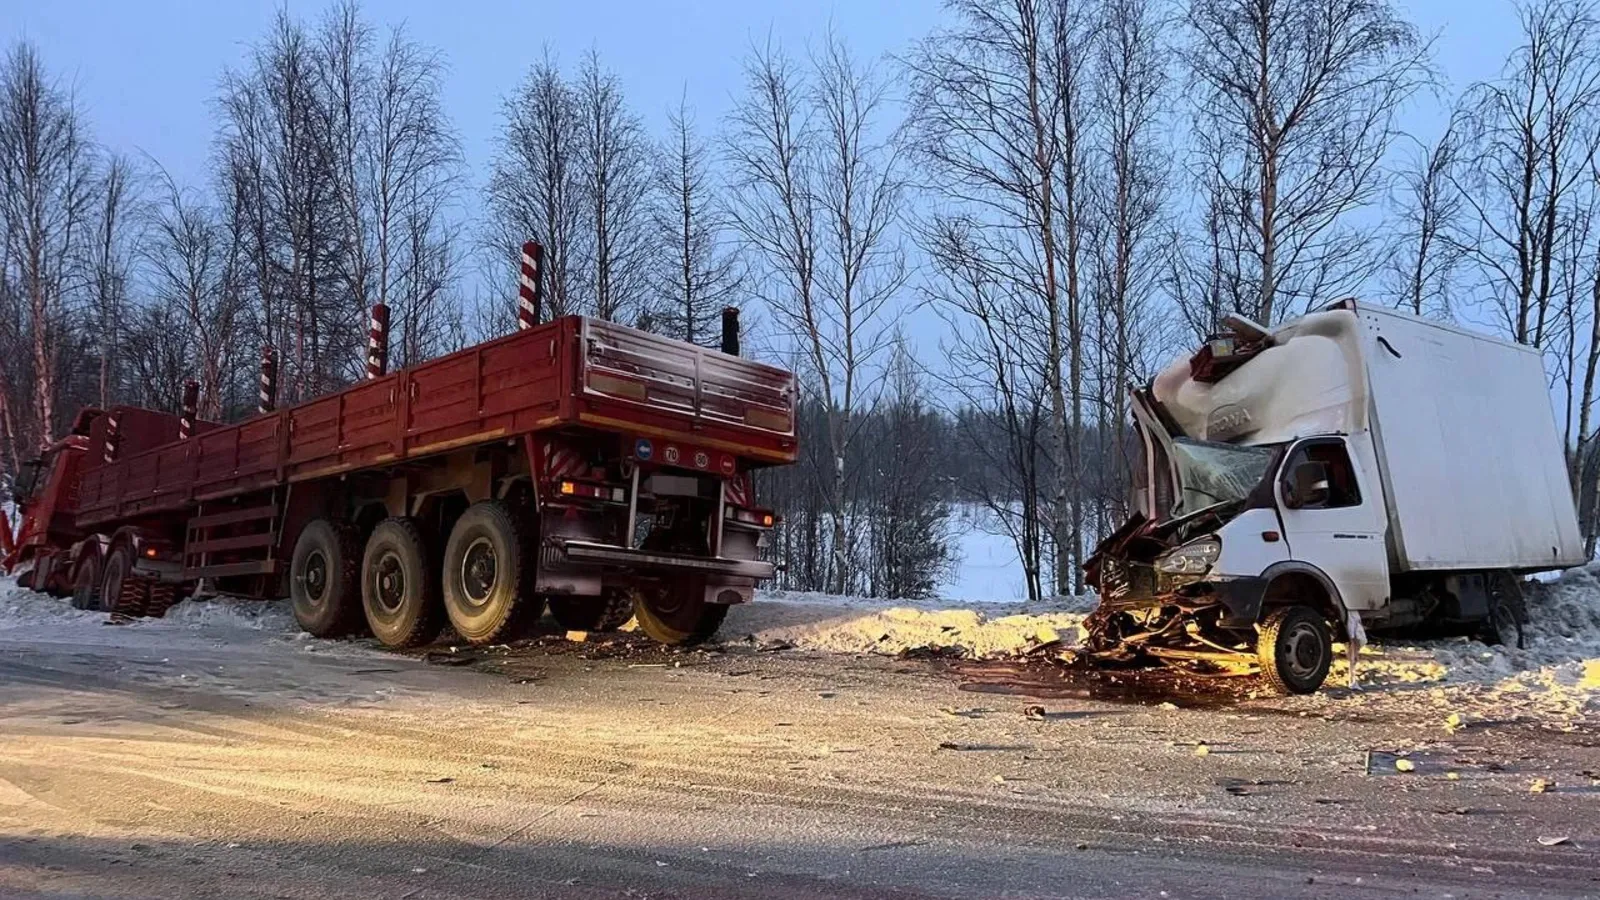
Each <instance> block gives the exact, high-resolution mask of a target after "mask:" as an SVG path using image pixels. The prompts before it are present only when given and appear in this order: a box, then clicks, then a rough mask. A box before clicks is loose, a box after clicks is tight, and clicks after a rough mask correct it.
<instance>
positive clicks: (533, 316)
mask: <svg viewBox="0 0 1600 900" xmlns="http://www.w3.org/2000/svg"><path fill="white" fill-rule="evenodd" d="M543 273H544V246H543V245H542V244H540V243H539V242H538V241H528V242H527V243H525V244H523V245H522V279H521V282H520V283H519V284H518V287H517V328H519V329H522V328H532V327H533V326H535V325H537V324H539V316H540V315H541V313H542V310H541V309H540V308H539V307H540V305H541V304H542V303H543V302H544V278H543Z"/></svg>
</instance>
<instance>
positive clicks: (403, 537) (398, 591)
mask: <svg viewBox="0 0 1600 900" xmlns="http://www.w3.org/2000/svg"><path fill="white" fill-rule="evenodd" d="M438 585H439V580H438V578H436V577H435V576H434V573H433V566H432V565H430V563H429V557H428V547H427V544H426V542H425V541H423V539H422V532H421V530H420V529H418V528H417V523H416V520H415V519H409V518H392V519H384V520H383V521H382V522H379V523H378V527H377V528H374V529H373V530H372V536H371V537H369V538H367V549H366V553H365V554H363V555H362V558H361V608H362V610H363V611H364V612H365V613H366V617H367V625H368V626H370V627H371V628H372V634H373V636H374V637H376V638H377V639H378V640H379V641H382V642H383V643H384V644H385V645H386V646H389V647H415V646H417V645H419V644H425V643H427V642H428V641H431V640H433V639H434V638H436V637H438V636H439V627H440V624H441V621H440V620H441V619H442V616H440V615H439V612H440V610H439V588H438Z"/></svg>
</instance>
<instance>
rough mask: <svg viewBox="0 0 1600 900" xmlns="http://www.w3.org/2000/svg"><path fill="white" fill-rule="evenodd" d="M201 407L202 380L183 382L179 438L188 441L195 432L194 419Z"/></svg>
mask: <svg viewBox="0 0 1600 900" xmlns="http://www.w3.org/2000/svg"><path fill="white" fill-rule="evenodd" d="M199 408H200V382H198V381H193V380H190V381H185V382H184V383H183V413H182V415H180V416H179V418H178V440H180V441H187V440H188V439H189V436H190V435H192V434H194V420H195V416H196V414H197V410H198V409H199Z"/></svg>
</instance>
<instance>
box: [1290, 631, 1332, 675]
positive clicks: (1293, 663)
mask: <svg viewBox="0 0 1600 900" xmlns="http://www.w3.org/2000/svg"><path fill="white" fill-rule="evenodd" d="M1325 652H1326V650H1325V648H1324V647H1323V646H1322V639H1321V636H1320V635H1318V634H1317V629H1316V626H1314V625H1312V624H1311V623H1310V622H1296V623H1294V627H1292V628H1291V629H1289V631H1288V632H1286V633H1285V634H1284V636H1283V654H1282V655H1281V657H1280V658H1281V659H1282V660H1283V663H1284V668H1286V669H1287V670H1288V671H1289V674H1291V675H1293V676H1294V677H1295V678H1312V677H1314V676H1315V675H1316V674H1317V671H1318V670H1319V669H1321V668H1322V661H1323V654H1324V653H1325Z"/></svg>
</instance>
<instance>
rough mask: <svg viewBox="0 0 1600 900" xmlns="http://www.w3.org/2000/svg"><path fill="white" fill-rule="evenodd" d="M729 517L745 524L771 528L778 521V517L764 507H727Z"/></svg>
mask: <svg viewBox="0 0 1600 900" xmlns="http://www.w3.org/2000/svg"><path fill="white" fill-rule="evenodd" d="M727 510H728V511H727V513H726V515H727V517H728V518H729V519H732V520H733V521H735V522H739V523H741V524H744V525H754V526H756V527H757V528H771V527H772V526H773V525H776V524H777V522H778V517H777V516H775V515H773V514H772V513H770V512H768V511H767V510H764V509H740V508H739V507H737V506H730V507H727Z"/></svg>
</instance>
